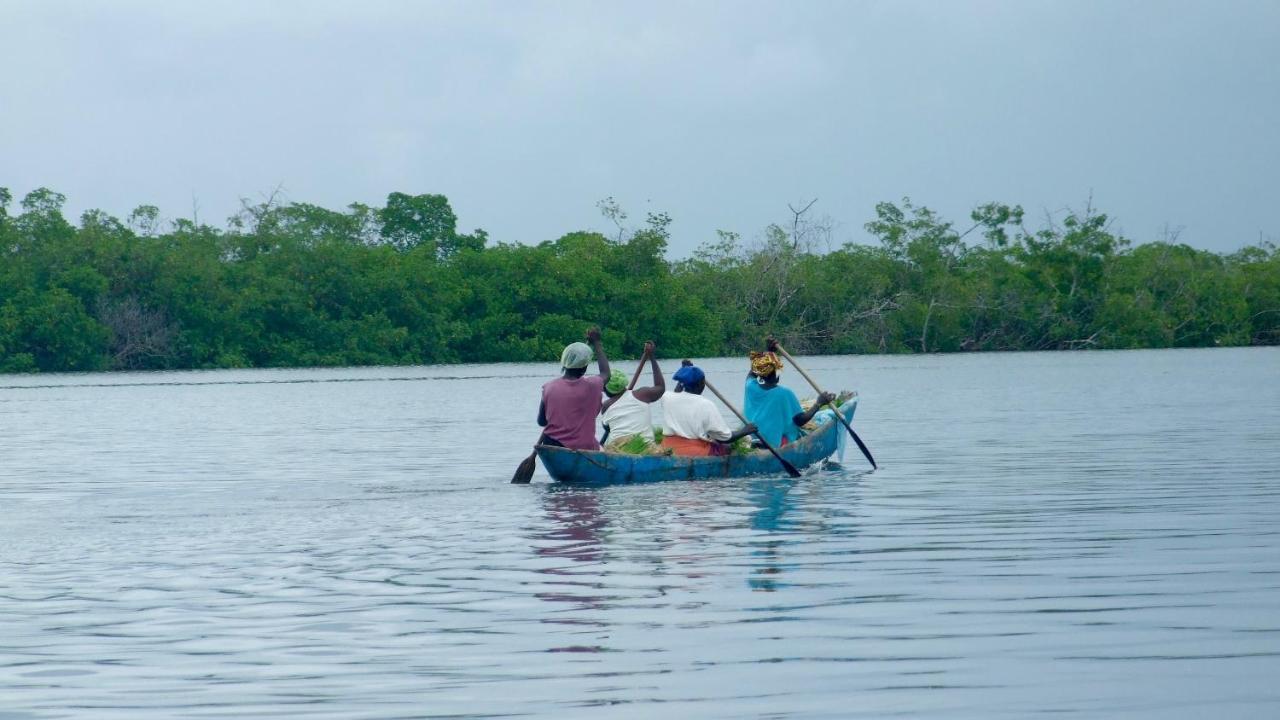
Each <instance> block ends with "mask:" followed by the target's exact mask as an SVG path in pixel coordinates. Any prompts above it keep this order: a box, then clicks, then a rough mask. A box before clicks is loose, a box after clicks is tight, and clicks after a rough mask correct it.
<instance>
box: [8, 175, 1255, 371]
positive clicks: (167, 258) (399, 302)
mask: <svg viewBox="0 0 1280 720" xmlns="http://www.w3.org/2000/svg"><path fill="white" fill-rule="evenodd" d="M65 202H66V198H65V197H64V196H62V195H61V194H59V193H56V192H54V191H52V190H48V189H45V188H41V189H39V190H36V191H34V192H32V193H30V194H28V195H27V196H26V197H25V198H23V199H22V200H21V202H20V203H19V204H18V208H17V209H16V210H15V209H14V208H13V198H12V196H11V195H10V193H9V192H8V190H6V189H3V188H0V256H2V257H3V262H0V372H29V371H71V370H99V369H161V368H218V367H283V366H298V365H304V366H312V365H371V364H418V363H436V362H481V361H503V360H515V361H521V360H544V361H547V362H554V360H555V358H556V357H557V356H558V354H559V352H560V349H561V348H562V347H563V345H564V344H565V343H566V342H569V341H572V340H576V339H578V338H580V337H581V336H582V333H583V330H584V329H585V328H586V327H588V326H590V325H599V326H600V327H601V328H602V329H603V331H604V340H605V344H606V347H607V348H608V349H609V352H610V353H611V354H617V355H625V356H632V357H635V356H638V355H639V354H640V351H641V347H642V345H643V343H644V342H645V341H646V340H650V339H652V340H654V341H656V342H657V343H658V346H659V347H660V349H661V352H662V354H663V355H664V356H665V357H685V356H689V357H696V356H709V355H720V354H738V353H741V352H744V351H745V350H746V349H748V348H751V347H756V346H758V345H759V344H760V341H761V339H762V338H763V337H764V336H766V335H768V334H773V335H776V336H778V337H779V338H781V339H782V340H783V341H784V342H786V343H787V345H788V347H790V348H791V349H792V350H794V351H796V352H806V353H894V352H920V351H926V352H935V351H971V350H1024V349H1031V350H1039V349H1067V348H1086V347H1097V348H1128V347H1195V346H1211V345H1244V344H1277V343H1280V253H1278V252H1277V250H1276V248H1275V246H1273V245H1271V244H1267V243H1264V244H1262V245H1260V246H1256V247H1249V248H1245V249H1244V250H1242V251H1240V252H1238V253H1235V254H1232V255H1228V256H1223V255H1218V254H1215V253H1210V252H1207V251H1203V250H1196V249H1194V248H1190V247H1187V246H1185V245H1179V244H1176V243H1168V242H1162V243H1151V244H1146V245H1140V246H1137V247H1135V248H1130V247H1129V245H1128V243H1127V242H1126V241H1125V240H1124V239H1123V238H1120V237H1117V236H1115V235H1113V234H1112V233H1111V232H1110V231H1109V229H1108V226H1107V219H1106V216H1105V215H1101V214H1096V213H1094V212H1093V211H1092V209H1086V210H1085V211H1084V212H1081V213H1077V214H1068V215H1067V216H1066V217H1065V218H1063V219H1062V220H1061V221H1060V222H1059V223H1057V224H1050V225H1047V226H1045V227H1042V228H1040V229H1037V230H1034V231H1032V230H1027V229H1026V228H1025V227H1024V226H1023V220H1024V213H1023V211H1022V209H1021V208H1019V207H1011V206H1007V205H1001V204H998V203H989V204H986V205H982V206H980V207H978V208H976V209H975V210H974V211H973V213H972V214H971V215H970V220H971V221H972V225H971V226H969V227H968V228H967V229H964V230H958V229H957V228H955V227H954V226H953V225H952V224H951V223H949V222H947V221H945V220H944V219H942V218H941V217H939V216H938V215H937V214H936V213H934V212H933V211H931V210H929V209H928V208H925V207H919V206H916V205H914V204H912V202H911V201H910V200H909V199H904V200H902V201H901V202H899V203H881V204H879V205H877V206H876V208H875V219H874V220H872V221H871V222H870V223H868V224H867V229H868V231H869V232H870V233H871V234H872V236H873V237H875V238H876V239H877V240H878V241H879V244H878V245H875V246H871V245H859V244H848V245H845V246H843V247H839V248H836V249H826V248H824V249H823V250H824V251H822V252H820V251H818V250H817V249H815V244H816V243H815V242H814V241H813V238H814V233H815V230H821V229H822V228H821V225H820V224H815V223H811V222H808V221H807V219H806V218H805V217H803V213H804V212H805V211H807V209H808V207H809V206H806V207H805V208H804V210H795V209H793V212H794V213H795V218H794V222H793V223H791V224H790V226H789V227H783V226H780V225H771V226H769V227H768V228H766V229H765V231H764V233H763V234H762V236H761V237H760V238H759V239H757V240H756V241H754V242H752V243H750V244H748V243H746V242H744V241H743V238H742V237H740V236H739V235H737V234H735V233H730V232H720V233H719V234H718V236H717V238H716V239H715V240H713V241H712V242H709V243H707V244H706V245H704V246H702V247H701V248H699V249H698V250H697V251H696V252H695V253H694V254H693V256H692V257H691V258H689V259H687V260H683V261H680V262H674V263H673V262H671V261H669V260H668V259H667V257H666V252H667V245H668V242H669V240H670V228H671V222H672V221H671V218H670V217H669V216H667V215H666V214H662V213H654V214H650V215H648V217H647V218H646V219H645V221H644V223H643V224H642V225H641V226H640V227H639V228H635V229H632V228H630V227H628V226H627V224H626V223H627V219H628V216H627V214H626V212H624V211H623V210H622V208H621V207H620V206H619V205H618V204H617V203H616V202H615V201H613V200H612V199H607V200H605V201H602V202H601V203H600V209H601V211H602V213H603V214H604V216H605V217H606V218H607V219H608V220H609V221H610V222H611V223H612V224H613V226H614V228H616V232H612V231H611V233H610V235H609V236H606V235H602V234H599V233H594V232H571V233H568V234H566V235H564V236H562V237H560V238H558V239H556V240H549V241H546V242H543V243H540V244H538V245H532V246H530V245H511V244H504V243H496V244H490V243H489V242H488V236H487V235H486V234H485V233H484V231H482V230H476V231H474V232H472V233H470V234H463V233H459V232H458V229H457V217H456V215H455V214H454V212H453V210H452V208H451V207H450V206H449V203H448V200H447V199H446V198H444V196H441V195H406V194H402V193H392V194H391V195H389V196H388V198H387V202H386V205H385V206H384V207H381V208H379V207H369V206H365V205H361V204H358V203H357V204H353V205H350V206H348V207H347V208H345V209H343V210H340V211H336V210H329V209H326V208H322V207H318V206H314V205H308V204H304V203H290V204H282V203H279V202H277V199H276V198H275V197H274V196H273V197H271V198H268V199H266V200H265V201H263V202H261V203H256V204H255V203H249V202H245V203H244V204H243V207H242V209H241V211H240V212H239V213H238V214H237V215H236V216H235V217H234V218H232V219H231V220H230V221H229V223H228V226H227V227H226V228H225V229H219V228H214V227H210V226H208V225H202V224H197V223H195V222H192V221H189V220H178V221H173V222H166V221H164V220H162V219H161V215H160V211H159V209H158V208H156V207H154V206H149V205H143V206H140V207H138V208H137V209H136V210H134V211H133V212H132V213H130V215H129V216H128V218H127V220H126V221H125V222H121V221H119V220H117V219H116V218H114V217H111V216H110V215H108V214H106V213H103V212H101V211H96V210H93V211H89V212H86V213H84V214H83V215H82V216H81V217H80V221H79V225H78V226H77V225H73V224H71V223H70V222H68V221H67V220H66V218H65V217H64V216H63V214H62V213H63V207H64V206H65ZM811 205H812V203H810V206H811ZM15 213H16V214H15Z"/></svg>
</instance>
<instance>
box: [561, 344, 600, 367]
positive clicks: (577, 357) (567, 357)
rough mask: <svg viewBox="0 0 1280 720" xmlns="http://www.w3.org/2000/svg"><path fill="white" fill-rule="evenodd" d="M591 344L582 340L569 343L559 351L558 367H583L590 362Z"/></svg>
mask: <svg viewBox="0 0 1280 720" xmlns="http://www.w3.org/2000/svg"><path fill="white" fill-rule="evenodd" d="M592 355H593V353H592V352H591V346H590V345H587V344H586V343H583V342H576V343H570V344H569V345H567V346H565V349H564V352H562V353H560V367H562V368H567V369H569V370H576V369H578V368H584V367H586V366H587V365H588V364H589V363H590V362H591V356H592Z"/></svg>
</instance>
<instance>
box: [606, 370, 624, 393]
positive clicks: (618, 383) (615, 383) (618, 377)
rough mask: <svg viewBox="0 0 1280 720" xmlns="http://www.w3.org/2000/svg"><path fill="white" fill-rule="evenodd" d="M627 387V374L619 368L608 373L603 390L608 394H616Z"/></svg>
mask: <svg viewBox="0 0 1280 720" xmlns="http://www.w3.org/2000/svg"><path fill="white" fill-rule="evenodd" d="M626 389H627V374H626V373H624V372H622V371H621V370H614V371H613V372H610V373H609V382H607V383H605V384H604V391H605V392H607V393H609V394H610V395H617V394H619V393H621V392H622V391H623V390H626Z"/></svg>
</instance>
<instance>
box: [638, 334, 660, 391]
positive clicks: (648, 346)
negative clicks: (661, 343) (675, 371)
mask: <svg viewBox="0 0 1280 720" xmlns="http://www.w3.org/2000/svg"><path fill="white" fill-rule="evenodd" d="M653 349H654V348H653V343H651V342H648V343H645V349H644V350H645V352H646V353H648V354H649V365H650V366H651V367H652V368H653V386H652V387H645V388H639V389H638V390H636V391H635V396H636V399H637V400H639V401H640V402H647V403H652V402H657V401H658V398H660V397H662V395H663V393H665V392H666V391H667V383H666V381H665V380H663V379H662V368H660V367H658V359H657V358H655V357H654V356H653Z"/></svg>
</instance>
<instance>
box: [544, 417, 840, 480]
mask: <svg viewBox="0 0 1280 720" xmlns="http://www.w3.org/2000/svg"><path fill="white" fill-rule="evenodd" d="M857 407H858V397H857V395H855V396H853V397H852V398H850V399H849V400H848V401H846V402H845V403H844V404H843V405H841V406H840V412H841V413H842V414H843V415H844V416H845V418H847V419H848V420H850V421H852V420H853V412H854V410H856V409H857ZM814 421H815V422H816V423H817V427H816V428H814V429H813V430H812V431H811V432H809V433H808V434H807V435H805V436H804V437H802V438H800V439H799V440H797V441H796V442H794V443H791V444H789V445H786V446H785V447H782V448H780V449H779V453H780V454H781V455H782V456H783V457H785V458H786V459H787V460H788V461H789V462H791V464H792V465H795V466H796V467H797V468H801V469H803V468H806V467H809V466H810V465H813V464H815V463H819V462H821V461H823V460H825V459H827V458H828V457H831V455H832V454H833V453H834V452H835V451H836V448H837V447H838V443H839V441H840V435H841V433H844V432H845V430H844V427H843V426H842V425H841V424H840V423H838V422H836V419H835V416H834V415H833V414H832V413H831V411H830V410H824V411H821V412H819V413H818V414H817V415H816V416H815V417H814ZM537 451H538V457H539V458H540V459H541V460H542V465H543V467H545V468H546V469H547V472H549V473H550V474H551V477H552V478H553V479H555V480H557V481H559V482H563V483H573V484H575V485H612V484H618V483H639V482H656V481H660V480H704V479H708V478H723V477H742V476H747V475H780V474H785V473H784V471H783V470H782V466H781V465H779V464H778V460H777V458H775V457H774V456H773V455H772V454H770V453H769V451H768V450H756V451H753V452H749V453H745V454H739V455H724V456H720V457H688V456H682V455H631V454H627V453H616V452H604V451H591V450H570V449H568V448H562V447H554V446H551V445H539V446H538V447H537Z"/></svg>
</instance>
